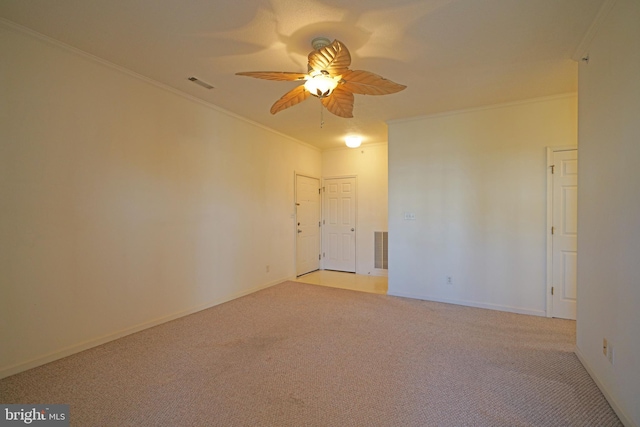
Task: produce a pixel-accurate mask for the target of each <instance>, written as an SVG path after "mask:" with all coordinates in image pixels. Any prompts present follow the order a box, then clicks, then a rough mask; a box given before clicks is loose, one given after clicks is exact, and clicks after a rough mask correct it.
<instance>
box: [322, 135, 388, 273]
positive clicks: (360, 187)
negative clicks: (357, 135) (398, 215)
mask: <svg viewBox="0 0 640 427" xmlns="http://www.w3.org/2000/svg"><path fill="white" fill-rule="evenodd" d="M387 160H388V157H387V144H384V143H377V144H365V145H363V146H361V147H360V148H341V149H334V150H326V151H323V152H322V176H323V177H324V178H329V177H338V176H347V175H349V176H356V177H357V181H356V182H357V199H358V200H357V218H356V225H357V227H358V228H357V232H356V273H358V274H367V275H372V276H385V275H386V274H387V270H382V269H376V268H374V240H373V233H374V232H375V231H387V182H388V181H387V175H388V170H387Z"/></svg>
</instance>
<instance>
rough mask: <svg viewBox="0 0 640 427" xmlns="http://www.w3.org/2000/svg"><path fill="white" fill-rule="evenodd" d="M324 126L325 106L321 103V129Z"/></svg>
mask: <svg viewBox="0 0 640 427" xmlns="http://www.w3.org/2000/svg"><path fill="white" fill-rule="evenodd" d="M322 126H324V106H323V105H322V103H320V129H322Z"/></svg>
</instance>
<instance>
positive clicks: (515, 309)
mask: <svg viewBox="0 0 640 427" xmlns="http://www.w3.org/2000/svg"><path fill="white" fill-rule="evenodd" d="M387 295H390V296H395V297H404V298H413V299H421V300H425V301H434V302H443V303H445V304H456V305H464V306H466V307H475V308H486V309H488V310H497V311H506V312H509V313H517V314H528V315H531V316H543V317H544V316H546V315H547V313H546V312H545V311H544V310H534V309H530V308H522V307H511V306H508V305H500V304H490V303H484V302H476V301H466V300H459V299H450V298H438V297H431V296H429V295H416V294H409V293H405V292H396V291H391V290H389V292H387Z"/></svg>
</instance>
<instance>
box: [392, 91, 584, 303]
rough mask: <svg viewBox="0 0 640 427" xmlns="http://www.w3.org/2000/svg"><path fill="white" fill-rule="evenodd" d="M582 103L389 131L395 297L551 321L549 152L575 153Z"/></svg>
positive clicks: (525, 106) (412, 123)
mask: <svg viewBox="0 0 640 427" xmlns="http://www.w3.org/2000/svg"><path fill="white" fill-rule="evenodd" d="M576 103H577V101H576V97H575V96H574V95H569V96H561V97H556V98H548V99H538V100H532V101H529V102H522V103H518V104H512V105H504V106H496V107H491V108H485V109H479V110H472V111H463V112H459V113H452V114H444V115H438V116H432V117H424V118H417V119H412V120H404V121H396V122H392V123H391V124H390V125H389V293H390V294H392V295H401V296H408V297H415V298H424V299H429V300H435V301H444V302H451V303H456V304H463V305H471V306H477V307H484V308H492V309H499V310H506V311H513V312H518V313H527V314H535V315H545V312H546V234H547V233H546V176H547V172H546V150H545V148H546V147H547V146H567V145H575V144H576V139H577V136H576V128H577V120H576V114H577V112H576ZM405 213H413V214H415V220H405V219H404V214H405ZM447 276H451V277H452V280H453V283H452V284H447V283H446V278H447Z"/></svg>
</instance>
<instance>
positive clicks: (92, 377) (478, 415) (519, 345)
mask: <svg viewBox="0 0 640 427" xmlns="http://www.w3.org/2000/svg"><path fill="white" fill-rule="evenodd" d="M574 341H575V322H572V321H566V320H557V319H546V318H540V317H533V316H523V315H517V314H510V313H502V312H497V311H489V310H482V309H474V308H468V307H460V306H455V305H447V304H439V303H431V302H425V301H417V300H410V299H403V298H395V297H388V296H383V295H374V294H365V293H358V292H354V291H348V290H342V289H332V288H326V287H320V286H314V285H306V284H301V283H294V282H286V283H282V284H280V285H277V286H274V287H272V288H269V289H266V290H263V291H260V292H257V293H255V294H252V295H249V296H246V297H243V298H240V299H237V300H234V301H231V302H228V303H226V304H222V305H220V306H217V307H214V308H212V309H208V310H205V311H202V312H199V313H197V314H194V315H191V316H188V317H184V318H182V319H178V320H175V321H172V322H169V323H166V324H164V325H161V326H158V327H155V328H152V329H148V330H146V331H143V332H140V333H137V334H134V335H130V336H128V337H125V338H122V339H119V340H117V341H114V342H111V343H108V344H105V345H102V346H100V347H96V348H94V349H91V350H88V351H85V352H82V353H79V354H76V355H74V356H70V357H68V358H65V359H62V360H59V361H56V362H53V363H50V364H48V365H45V366H42V367H39V368H36V369H32V370H30V371H27V372H24V373H21V374H18V375H15V376H13V377H9V378H6V379H4V380H1V381H0V402H2V403H48V404H50V403H68V404H70V405H71V420H72V425H74V426H254V425H255V426H572V425H573V426H617V425H621V424H620V421H619V420H618V418H617V417H616V415H615V414H614V412H613V411H612V410H611V408H610V406H609V405H608V403H607V402H606V400H605V399H604V397H603V396H602V394H601V393H600V391H599V390H598V388H597V387H596V385H595V384H594V383H593V381H592V380H591V378H590V377H589V375H588V374H587V372H586V371H585V370H584V368H583V367H582V365H581V364H580V362H579V361H578V359H577V358H576V356H575V355H574V354H573V348H574Z"/></svg>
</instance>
